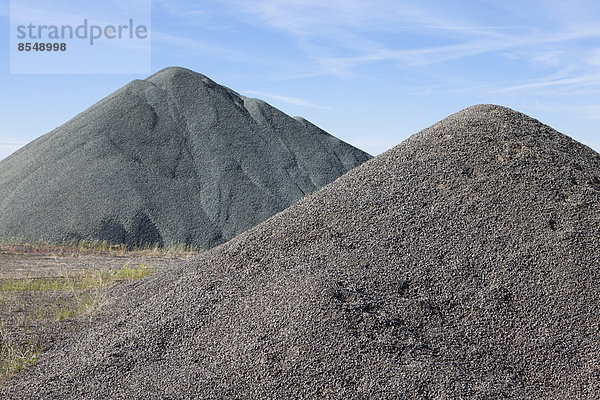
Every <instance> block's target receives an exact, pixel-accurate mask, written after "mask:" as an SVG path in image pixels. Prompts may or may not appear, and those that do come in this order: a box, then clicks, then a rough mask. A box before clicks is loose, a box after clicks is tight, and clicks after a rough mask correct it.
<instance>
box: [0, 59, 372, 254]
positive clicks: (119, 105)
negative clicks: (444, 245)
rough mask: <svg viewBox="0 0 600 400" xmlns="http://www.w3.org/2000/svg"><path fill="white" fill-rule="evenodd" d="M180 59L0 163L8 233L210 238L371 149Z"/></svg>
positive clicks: (4, 235) (199, 241) (40, 237)
mask: <svg viewBox="0 0 600 400" xmlns="http://www.w3.org/2000/svg"><path fill="white" fill-rule="evenodd" d="M370 158H371V156H369V155H368V154H366V153H364V152H363V151H361V150H359V149H357V148H355V147H353V146H351V145H349V144H347V143H345V142H343V141H341V140H339V139H337V138H335V137H333V136H331V135H329V134H327V133H326V132H324V131H323V130H321V129H319V128H318V127H316V126H314V125H313V124H311V123H310V122H308V121H306V120H304V119H302V118H292V117H290V116H288V115H286V114H284V113H282V112H281V111H279V110H277V109H275V108H273V107H271V106H270V105H269V104H267V103H265V102H263V101H261V100H258V99H252V98H247V97H244V96H241V95H239V94H237V93H236V92H234V91H232V90H230V89H228V88H226V87H224V86H221V85H218V84H216V83H215V82H213V81H212V80H210V79H209V78H207V77H206V76H204V75H201V74H198V73H195V72H193V71H190V70H187V69H184V68H178V67H172V68H166V69H164V70H161V71H159V72H157V73H156V74H154V75H152V76H150V77H149V78H147V79H145V80H134V81H132V82H131V83H129V84H128V85H126V86H124V87H123V88H121V89H119V90H118V91H116V92H115V93H113V94H111V95H110V96H108V97H107V98H105V99H103V100H101V101H100V102H98V103H97V104H95V105H94V106H92V107H90V108H89V109H88V110H86V111H84V112H83V113H81V114H79V115H78V116H76V117H75V118H73V119H72V120H71V121H69V122H67V123H66V124H64V125H62V126H60V127H59V128H57V129H55V130H54V131H52V132H50V133H48V134H46V135H44V136H42V137H40V138H39V139H37V140H35V141H33V142H32V143H30V144H29V145H27V146H25V147H24V148H22V149H20V150H18V151H17V152H15V153H14V154H12V155H11V156H9V157H8V158H6V159H4V160H2V161H1V162H0V188H2V189H1V190H0V239H11V240H14V239H16V240H19V241H52V242H60V241H64V240H66V241H77V240H81V239H86V240H95V239H99V240H107V241H109V242H112V243H127V244H135V245H138V244H144V245H145V244H153V243H159V244H161V245H162V244H164V245H169V244H173V243H186V244H188V245H193V246H195V247H198V248H203V249H207V248H211V247H213V246H215V245H217V244H220V243H223V242H224V241H226V240H228V239H231V238H232V237H234V236H235V235H237V234H239V233H241V232H243V231H245V230H246V229H248V228H250V227H252V226H254V225H256V224H258V223H259V222H261V221H264V220H265V219H267V218H268V217H270V216H272V215H273V214H275V213H276V212H278V211H281V210H283V209H285V208H286V207H288V206H290V205H291V204H293V203H294V202H295V201H297V200H298V199H300V198H301V197H302V196H304V195H305V194H307V193H310V192H312V191H313V190H315V189H317V188H320V187H322V186H324V185H325V184H327V183H329V182H331V181H333V180H334V179H336V178H338V177H339V176H340V175H342V174H343V173H345V172H346V171H348V170H350V169H352V168H354V167H356V166H357V165H360V164H361V163H363V162H364V161H366V160H368V159H370Z"/></svg>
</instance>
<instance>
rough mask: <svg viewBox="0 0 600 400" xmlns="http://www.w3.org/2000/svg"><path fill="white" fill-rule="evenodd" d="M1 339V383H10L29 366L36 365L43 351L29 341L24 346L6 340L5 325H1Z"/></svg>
mask: <svg viewBox="0 0 600 400" xmlns="http://www.w3.org/2000/svg"><path fill="white" fill-rule="evenodd" d="M0 339H2V340H1V341H0V383H2V382H5V381H8V379H10V378H11V377H12V376H13V375H14V374H17V373H19V372H21V370H22V369H23V368H25V367H27V366H28V365H31V364H35V363H36V362H37V360H38V358H39V356H40V354H41V353H42V350H43V349H42V347H41V346H38V345H36V344H34V343H31V342H30V340H29V339H28V340H26V341H25V343H24V344H23V345H20V346H19V345H15V344H14V343H12V342H11V341H9V340H8V339H7V338H6V328H5V327H4V324H0Z"/></svg>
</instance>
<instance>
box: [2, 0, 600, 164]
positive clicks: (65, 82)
mask: <svg viewBox="0 0 600 400" xmlns="http://www.w3.org/2000/svg"><path fill="white" fill-rule="evenodd" d="M15 1H18V0H15ZM48 1H49V2H50V1H52V0H48ZM121 2H122V0H121ZM116 3H118V2H116ZM9 10H10V7H9V1H8V0H0V32H4V34H2V35H0V47H1V48H2V49H1V50H0V51H1V52H2V54H3V55H2V61H3V62H2V63H1V64H0V110H1V111H0V113H1V114H0V115H1V116H2V124H1V125H0V159H1V158H4V157H6V156H7V155H8V154H10V153H11V152H13V151H14V150H16V149H17V148H19V147H20V146H22V145H24V144H26V143H28V142H29V141H31V140H33V139H35V138H36V137H38V136H41V135H42V134H45V133H47V132H49V131H50V130H52V129H53V128H55V127H57V126H59V125H61V124H63V123H64V122H66V121H68V120H69V119H71V118H72V117H74V116H75V115H76V114H78V113H79V112H81V111H83V110H84V109H86V108H87V107H89V106H91V105H92V104H94V103H95V102H97V101H98V100H100V99H101V98H103V97H104V96H106V95H108V94H110V93H111V92H113V91H114V90H116V89H118V88H119V87H121V86H123V85H125V84H126V83H127V82H129V81H131V80H132V79H140V78H144V77H145V75H144V74H129V75H85V74H83V75H82V74H79V75H10V73H9V15H10V13H9ZM174 65H177V66H182V67H186V68H190V69H192V70H195V71H197V72H201V73H203V74H205V75H207V76H209V77H210V78H212V79H213V80H215V81H216V82H218V83H220V84H223V85H226V86H228V87H230V88H232V89H234V90H236V91H237V92H239V93H241V94H244V95H247V96H251V97H258V98H262V99H264V100H265V101H267V102H269V103H270V104H272V105H274V106H275V107H277V108H279V109H281V110H282V111H284V112H286V113H288V114H290V115H294V116H295V115H301V116H303V117H305V118H307V119H308V120H310V121H312V122H313V123H315V124H317V125H318V126H320V127H322V128H323V129H325V130H327V131H328V132H329V133H331V134H333V135H335V136H337V137H339V138H342V139H343V140H346V141H348V142H350V143H352V144H354V145H356V146H358V147H360V148H362V149H364V150H366V151H368V152H370V153H371V154H374V155H375V154H379V153H381V152H383V151H385V150H387V149H388V148H391V147H393V146H394V145H396V144H398V143H399V142H401V141H402V140H403V139H405V138H407V137H408V136H410V135H411V134H413V133H416V132H417V131H419V130H421V129H423V128H426V127H428V126H430V125H431V124H433V123H435V122H436V121H438V120H440V119H442V118H444V117H446V116H448V115H449V114H451V113H453V112H456V111H458V110H460V109H463V108H465V107H468V106H470V105H473V104H478V103H495V104H501V105H505V106H508V107H511V108H514V109H516V110H518V111H521V112H524V113H526V114H528V115H531V116H533V117H535V118H537V119H539V120H541V121H542V122H544V123H546V124H549V125H551V126H553V127H554V128H556V129H557V130H559V131H561V132H563V133H566V134H568V135H569V136H572V137H574V138H576V139H577V140H579V141H581V142H584V143H586V144H588V145H589V146H591V147H593V148H595V149H596V150H600V132H599V130H598V124H599V123H600V2H598V1H597V0H594V1H592V0H590V1H585V0H579V1H578V0H574V1H569V2H565V1H522V0H520V1H513V0H502V1H500V0H486V1H452V2H448V1H397V0H377V1H368V0H329V1H327V2H324V1H322V0H287V1H275V0H255V1H250V0H203V1H191V0H152V68H151V69H152V71H157V70H159V69H161V68H164V67H167V66H174Z"/></svg>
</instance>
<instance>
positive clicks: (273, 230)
mask: <svg viewBox="0 0 600 400" xmlns="http://www.w3.org/2000/svg"><path fill="white" fill-rule="evenodd" d="M599 237H600V155H599V154H597V153H596V152H594V151H593V150H591V149H590V148H588V147H586V146H584V145H582V144H580V143H577V142H575V141H574V140H572V139H571V138H569V137H567V136H564V135H562V134H560V133H558V132H556V131H555V130H553V129H552V128H550V127H548V126H546V125H543V124H541V123H540V122H538V121H536V120H534V119H532V118H529V117H527V116H525V115H523V114H521V113H518V112H515V111H512V110H510V109H507V108H503V107H500V106H493V105H478V106H474V107H470V108H468V109H466V110H463V111H460V112H458V113H456V114H454V115H452V116H450V117H448V118H446V119H444V120H443V121H441V122H439V123H437V124H435V125H433V126H432V127H430V128H427V129H425V130H423V131H421V132H419V133H417V134H416V135H414V136H412V137H411V138H409V139H408V140H406V141H404V142H403V143H401V144H400V145H398V146H397V147H395V148H393V149H392V150H390V151H388V152H386V153H384V154H382V155H380V156H378V157H376V158H375V159H373V160H371V161H368V162H366V163H365V164H363V165H361V166H360V167H358V168H356V169H353V170H351V171H350V172H348V173H347V174H345V175H343V176H342V177H341V178H339V179H337V180H336V181H334V182H333V183H331V184H329V185H327V186H325V187H324V188H322V189H320V190H318V191H316V192H314V193H312V194H309V195H308V196H306V197H304V198H303V199H302V200H300V201H299V202H298V203H296V204H295V205H293V206H292V207H290V208H288V209H286V210H285V211H283V212H280V213H278V214H276V215H275V216H273V217H272V218H270V219H269V220H267V221H265V222H264V223H262V224H260V225H258V226H256V227H254V228H252V229H250V230H248V231H247V232H244V233H243V234H241V235H239V236H237V237H235V238H234V239H232V240H231V241H229V242H227V243H225V244H223V245H221V246H219V247H216V248H214V249H212V250H211V251H208V252H206V253H204V254H203V255H201V256H200V257H198V258H197V259H194V260H192V261H190V262H187V263H184V264H182V265H181V266H179V267H177V268H174V269H171V270H169V271H162V272H159V273H156V274H155V275H153V276H151V277H149V278H148V279H146V280H144V281H141V282H138V283H137V284H136V285H133V286H131V287H130V288H128V291H127V292H123V294H122V299H121V306H120V308H119V310H118V311H115V313H114V314H113V315H112V316H111V317H110V318H107V320H106V322H105V323H104V324H101V325H99V326H97V327H95V328H93V329H91V330H89V331H88V332H87V333H85V334H84V335H82V336H81V337H79V338H76V339H74V340H73V341H72V343H70V344H69V345H68V346H66V347H64V348H61V349H58V350H54V351H52V352H50V353H46V354H44V355H43V356H42V357H41V359H40V361H39V363H38V364H37V365H35V366H33V367H31V368H29V369H27V370H26V371H25V372H24V373H22V374H21V375H20V376H19V377H18V378H17V379H16V380H15V381H14V382H13V384H12V386H11V387H10V389H9V390H8V392H6V396H7V398H9V399H21V398H28V399H29V398H31V399H107V398H110V399H186V398H189V399H198V398H202V399H234V398H237V399H267V398H331V399H379V398H381V399H394V398H398V399H402V398H407V399H413V398H414V399H428V398H429V399H433V398H435V399H455V398H469V399H505V398H519V399H597V398H600V383H599V382H600V319H598V315H600V241H599V240H598V238H599Z"/></svg>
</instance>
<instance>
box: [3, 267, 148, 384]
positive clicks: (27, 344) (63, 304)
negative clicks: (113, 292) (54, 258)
mask: <svg viewBox="0 0 600 400" xmlns="http://www.w3.org/2000/svg"><path fill="white" fill-rule="evenodd" d="M154 270H155V268H154V267H152V266H150V265H148V264H146V263H141V264H139V265H136V266H130V265H128V264H126V265H125V266H123V267H121V268H119V269H112V270H91V271H85V272H79V273H77V274H74V275H71V276H69V275H65V276H60V277H45V278H28V279H15V278H7V279H0V317H2V321H0V339H1V341H0V346H1V347H0V385H1V384H2V383H4V382H6V381H8V379H10V377H11V376H13V375H14V374H16V373H18V372H19V371H21V370H22V369H23V368H25V367H27V366H28V365H31V364H33V363H35V362H36V361H37V359H38V357H39V355H40V354H41V352H42V346H41V345H39V344H38V341H37V340H34V339H32V338H31V335H30V334H29V333H28V330H29V328H30V327H37V328H40V327H44V326H54V325H55V324H60V323H63V322H62V321H66V320H73V319H76V318H78V317H83V316H92V315H94V314H95V313H97V312H98V311H99V310H101V309H102V307H103V306H104V305H105V304H106V302H107V292H108V290H109V289H110V288H111V287H113V286H114V285H116V284H119V283H123V282H131V281H135V280H139V279H142V278H144V277H146V276H148V275H150V274H151V273H152V272H154ZM7 324H8V327H10V328H11V329H12V332H11V333H9V332H8V329H7ZM53 324H54V325H53ZM34 336H35V335H34Z"/></svg>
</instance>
